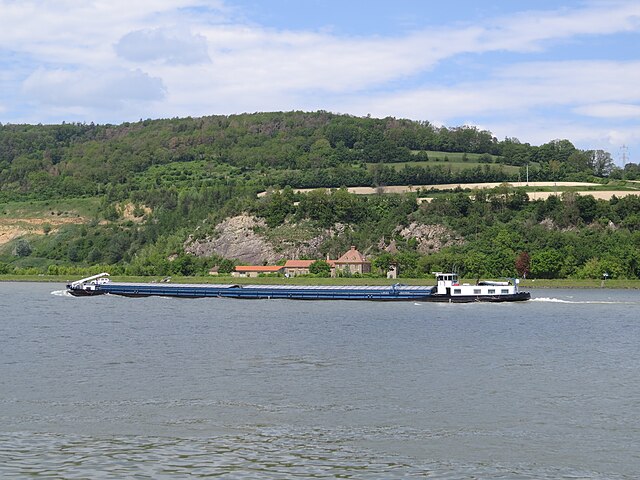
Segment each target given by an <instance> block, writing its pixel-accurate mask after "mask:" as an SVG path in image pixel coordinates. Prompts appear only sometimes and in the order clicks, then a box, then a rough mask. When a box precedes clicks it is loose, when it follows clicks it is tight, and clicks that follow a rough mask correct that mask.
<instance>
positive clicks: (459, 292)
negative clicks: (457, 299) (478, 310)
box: [453, 288, 462, 295]
mask: <svg viewBox="0 0 640 480" xmlns="http://www.w3.org/2000/svg"><path fill="white" fill-rule="evenodd" d="M461 293H462V289H460V288H454V289H453V294H454V295H460V294H461Z"/></svg>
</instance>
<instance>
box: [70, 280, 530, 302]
mask: <svg viewBox="0 0 640 480" xmlns="http://www.w3.org/2000/svg"><path fill="white" fill-rule="evenodd" d="M67 288H68V291H69V293H70V294H71V295H74V296H95V295H105V294H111V295H120V296H124V297H150V296H158V297H177V298H235V299H247V300H258V299H283V300H368V301H378V302H397V301H414V302H441V303H473V302H518V301H525V300H529V299H530V295H529V293H527V292H518V293H516V294H511V295H492V296H487V295H456V296H449V295H438V294H436V293H434V287H418V286H405V285H402V286H389V287H366V286H361V287H358V286H351V287H330V286H290V285H270V286H269V285H246V286H239V285H214V284H207V285H191V284H133V283H106V284H103V285H97V286H95V287H94V288H92V289H83V288H74V287H72V286H71V285H68V286H67Z"/></svg>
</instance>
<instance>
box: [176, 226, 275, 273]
mask: <svg viewBox="0 0 640 480" xmlns="http://www.w3.org/2000/svg"><path fill="white" fill-rule="evenodd" d="M266 226H267V225H266V223H265V222H264V220H262V219H259V218H256V217H253V216H250V215H239V216H237V217H231V218H227V219H226V220H224V221H222V222H220V223H219V224H218V225H216V227H215V230H214V234H213V235H212V236H211V237H207V238H205V239H202V240H194V239H192V238H191V237H189V238H188V239H187V241H186V242H185V251H186V252H187V253H191V254H193V255H196V256H199V257H209V256H211V255H219V256H221V257H224V258H233V259H236V260H238V261H240V262H241V263H247V264H250V265H262V264H263V263H264V262H267V263H271V262H275V261H276V260H277V259H278V257H279V256H278V254H277V253H276V251H275V249H274V248H273V246H272V245H271V244H269V243H268V242H267V241H266V240H265V239H264V238H263V237H262V236H261V235H258V234H257V233H256V232H255V230H256V229H258V228H266Z"/></svg>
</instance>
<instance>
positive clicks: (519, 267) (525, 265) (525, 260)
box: [516, 252, 531, 278]
mask: <svg viewBox="0 0 640 480" xmlns="http://www.w3.org/2000/svg"><path fill="white" fill-rule="evenodd" d="M530 266H531V257H530V256H529V254H528V253H527V252H520V253H519V254H518V256H517V257H516V272H518V275H520V276H521V277H522V278H527V273H529V268H530Z"/></svg>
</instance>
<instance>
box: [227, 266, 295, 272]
mask: <svg viewBox="0 0 640 480" xmlns="http://www.w3.org/2000/svg"><path fill="white" fill-rule="evenodd" d="M283 268H284V267H282V266H279V265H238V266H237V267H236V272H271V273H275V272H279V271H280V270H282V269H283Z"/></svg>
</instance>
